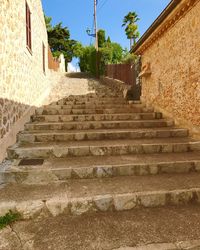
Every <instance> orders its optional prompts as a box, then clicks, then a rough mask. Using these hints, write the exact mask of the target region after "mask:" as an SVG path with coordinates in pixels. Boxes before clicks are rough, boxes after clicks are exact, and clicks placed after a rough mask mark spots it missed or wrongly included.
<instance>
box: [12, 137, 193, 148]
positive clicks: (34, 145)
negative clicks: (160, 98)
mask: <svg viewBox="0 0 200 250" xmlns="http://www.w3.org/2000/svg"><path fill="white" fill-rule="evenodd" d="M192 142H198V141H196V140H194V139H193V138H153V139H131V140H113V141H111V140H99V141H98V140H91V141H66V142H48V143H43V142H37V143H30V144H26V145H18V144H15V146H14V147H15V148H16V146H17V147H19V148H25V149H26V148H37V147H38V148H51V147H93V146H94V147H95V146H98V147H104V146H105V147H106V146H123V145H124V146H126V145H142V144H170V143H172V144H173V143H175V144H181V143H192ZM11 148H12V147H11Z"/></svg>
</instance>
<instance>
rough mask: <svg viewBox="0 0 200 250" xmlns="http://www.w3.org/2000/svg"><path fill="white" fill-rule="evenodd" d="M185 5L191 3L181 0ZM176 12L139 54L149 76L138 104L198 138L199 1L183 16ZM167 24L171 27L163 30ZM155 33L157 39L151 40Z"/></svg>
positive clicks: (199, 84)
mask: <svg viewBox="0 0 200 250" xmlns="http://www.w3.org/2000/svg"><path fill="white" fill-rule="evenodd" d="M186 2H188V3H189V2H192V1H184V0H183V1H182V4H184V3H186ZM193 2H194V1H193ZM183 6H184V5H183ZM178 8H180V6H178V7H177V8H176V9H175V10H174V11H173V12H172V13H171V15H170V16H169V17H168V18H167V20H166V22H165V23H164V24H163V25H161V27H159V28H157V30H156V31H155V32H154V33H153V34H152V35H151V37H150V38H149V41H150V39H152V37H153V36H154V37H155V41H151V45H149V47H148V48H147V49H146V50H144V51H143V52H142V53H140V54H142V65H143V66H144V65H146V64H148V63H150V68H151V73H152V74H151V76H147V77H145V78H143V79H142V100H143V101H144V102H146V103H147V104H153V106H154V107H156V108H157V109H159V110H161V111H163V112H164V113H165V114H166V115H167V116H171V117H173V118H174V119H175V120H176V122H177V123H178V124H180V125H184V126H186V127H188V128H190V129H191V131H192V132H193V133H197V134H198V133H199V132H200V28H199V27H200V18H199V17H200V1H196V3H195V5H194V6H192V8H191V9H189V10H188V11H186V12H184V9H182V10H181V9H180V11H179V12H178V13H179V15H177V16H176V15H175V14H176V12H177V11H178ZM181 11H182V12H181ZM181 13H182V14H183V15H182V16H181ZM176 18H178V20H177V21H175V19H176ZM170 22H172V23H173V22H175V23H174V24H173V25H171V27H170V28H166V27H167V25H170ZM166 23H168V24H166ZM163 27H164V29H163ZM162 29H163V30H162ZM159 30H160V33H158V32H159ZM156 33H157V37H158V38H156V36H155V35H156ZM158 34H159V35H158ZM149 41H146V42H145V43H148V42H149ZM143 46H145V44H144V45H143Z"/></svg>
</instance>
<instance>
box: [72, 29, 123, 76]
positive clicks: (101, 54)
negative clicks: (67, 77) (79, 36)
mask: <svg viewBox="0 0 200 250" xmlns="http://www.w3.org/2000/svg"><path fill="white" fill-rule="evenodd" d="M99 34H100V35H99V45H100V46H99V51H98V57H96V50H95V47H94V46H86V47H83V46H82V45H81V44H77V45H76V46H75V48H76V49H75V51H76V52H74V54H76V56H77V57H79V60H80V62H79V65H80V69H81V71H82V72H87V73H91V74H93V75H96V60H97V58H98V65H99V69H98V72H99V73H100V75H103V74H104V71H105V66H106V64H112V63H120V62H121V60H122V58H123V49H122V47H121V46H120V44H118V43H113V42H111V40H110V37H108V38H107V39H106V34H105V31H104V30H100V32H99Z"/></svg>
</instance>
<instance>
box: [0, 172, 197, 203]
mask: <svg viewBox="0 0 200 250" xmlns="http://www.w3.org/2000/svg"><path fill="white" fill-rule="evenodd" d="M199 188H200V173H190V174H163V175H159V176H139V177H138V176H125V177H113V178H106V179H81V180H78V179H77V180H73V179H71V180H68V181H66V182H62V183H51V184H46V185H39V184H38V185H25V184H9V185H6V186H4V187H2V188H1V192H0V201H9V202H11V201H12V200H13V201H29V200H37V199H41V200H45V199H49V198H51V197H55V196H57V197H67V198H69V199H70V198H84V197H94V196H98V195H107V194H111V195H116V194H126V193H138V192H142V193H146V194H148V193H147V192H158V193H159V192H165V191H166V192H169V191H175V190H190V189H199Z"/></svg>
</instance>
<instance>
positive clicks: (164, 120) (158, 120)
mask: <svg viewBox="0 0 200 250" xmlns="http://www.w3.org/2000/svg"><path fill="white" fill-rule="evenodd" d="M170 121H171V120H169V119H151V120H142V119H138V120H117V121H116V120H114V121H112V120H110V121H66V122H46V121H45V122H43V121H41V122H38V121H35V122H29V123H26V124H27V125H30V124H33V125H50V124H56V125H59V124H82V123H94V124H98V123H130V122H132V123H141V122H147V123H148V122H154V123H158V122H170Z"/></svg>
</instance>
